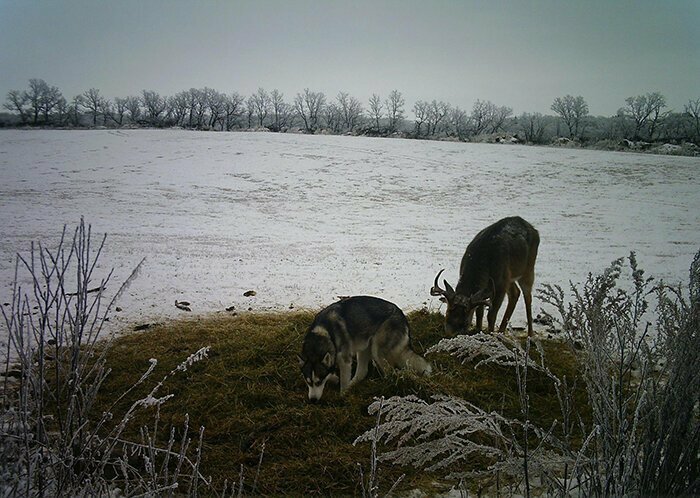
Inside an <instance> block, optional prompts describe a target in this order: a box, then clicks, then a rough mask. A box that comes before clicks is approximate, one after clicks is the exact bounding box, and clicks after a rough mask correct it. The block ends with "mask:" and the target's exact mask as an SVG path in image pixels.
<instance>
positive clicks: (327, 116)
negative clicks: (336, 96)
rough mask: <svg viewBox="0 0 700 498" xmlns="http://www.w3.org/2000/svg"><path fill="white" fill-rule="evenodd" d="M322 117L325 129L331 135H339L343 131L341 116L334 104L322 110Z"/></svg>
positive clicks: (338, 108)
mask: <svg viewBox="0 0 700 498" xmlns="http://www.w3.org/2000/svg"><path fill="white" fill-rule="evenodd" d="M323 117H324V120H325V122H326V128H327V129H328V130H330V131H331V132H332V133H340V132H341V130H342V129H343V114H342V111H341V110H340V107H338V106H337V105H336V104H335V103H334V102H331V103H330V104H328V105H327V106H326V107H325V108H324V109H323Z"/></svg>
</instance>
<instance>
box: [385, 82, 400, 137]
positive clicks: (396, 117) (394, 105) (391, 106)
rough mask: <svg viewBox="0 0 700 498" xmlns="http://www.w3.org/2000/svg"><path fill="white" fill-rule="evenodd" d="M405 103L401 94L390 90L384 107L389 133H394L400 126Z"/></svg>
mask: <svg viewBox="0 0 700 498" xmlns="http://www.w3.org/2000/svg"><path fill="white" fill-rule="evenodd" d="M404 105H405V101H404V99H403V96H402V95H401V92H399V91H398V90H392V91H391V93H389V97H388V98H387V99H386V102H385V103H384V106H385V107H386V112H387V117H388V118H389V132H390V133H394V132H395V131H396V130H398V129H399V127H400V126H401V122H402V121H403V119H404V111H403V106H404Z"/></svg>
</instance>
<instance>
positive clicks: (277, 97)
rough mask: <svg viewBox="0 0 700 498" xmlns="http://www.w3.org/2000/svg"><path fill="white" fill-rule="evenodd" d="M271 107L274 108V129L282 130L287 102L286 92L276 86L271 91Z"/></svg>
mask: <svg viewBox="0 0 700 498" xmlns="http://www.w3.org/2000/svg"><path fill="white" fill-rule="evenodd" d="M270 107H271V109H272V130H273V131H280V130H281V128H282V120H283V119H284V115H285V114H286V112H285V111H286V107H287V104H285V102H284V94H282V92H280V91H279V90H277V89H276V88H275V89H274V90H272V91H271V92H270Z"/></svg>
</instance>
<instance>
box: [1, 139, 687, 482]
mask: <svg viewBox="0 0 700 498" xmlns="http://www.w3.org/2000/svg"><path fill="white" fill-rule="evenodd" d="M699 167H700V163H699V161H698V159H696V158H681V157H666V156H649V155H636V154H621V153H607V152H597V151H580V150H572V149H552V148H535V147H521V146H497V145H477V144H462V143H448V142H421V141H409V140H388V139H367V138H355V137H327V136H299V135H278V134H267V133H228V134H224V133H197V132H185V131H179V130H168V131H155V130H153V131H144V130H140V131H139V130H134V131H106V130H96V131H75V132H64V131H3V132H0V174H2V177H3V180H4V181H3V183H2V185H0V211H1V212H2V214H3V223H4V234H3V238H2V240H1V241H0V300H1V301H0V302H2V303H4V302H7V301H9V298H10V294H11V288H12V280H13V278H14V255H15V253H16V252H18V251H19V252H22V253H23V254H26V253H27V250H28V248H29V247H30V243H31V241H41V242H42V243H44V244H45V245H46V246H47V247H51V245H52V243H54V241H57V240H58V239H59V237H60V233H61V230H62V227H63V225H64V224H67V225H68V227H69V228H70V229H72V228H73V227H74V226H75V224H76V223H77V221H78V220H79V219H80V217H81V216H84V217H85V219H86V221H87V222H88V223H91V224H92V227H93V233H94V234H95V235H97V234H101V233H107V236H108V238H107V245H106V248H105V252H104V254H103V255H102V257H101V263H100V267H99V268H98V271H97V274H98V276H100V277H101V276H103V275H106V274H107V272H108V270H109V269H111V268H114V269H115V273H114V275H113V277H112V280H111V283H110V284H109V285H108V287H107V291H106V292H107V294H108V295H109V294H110V293H113V292H115V291H116V289H117V287H118V285H117V284H118V283H119V282H120V281H122V280H123V279H124V278H126V276H127V275H128V274H129V273H130V272H131V270H132V269H133V268H134V267H135V266H136V265H137V263H138V262H139V261H140V260H141V259H142V258H143V257H145V258H146V261H145V263H144V266H143V268H142V270H141V272H140V274H139V275H138V276H137V278H136V280H135V281H134V282H133V284H132V285H131V286H130V287H129V289H128V292H127V293H126V294H125V295H123V296H122V297H121V298H120V299H119V300H118V301H117V302H116V306H117V307H118V308H119V311H116V310H115V312H114V313H112V315H111V316H110V321H109V325H110V327H112V329H113V330H117V331H121V330H130V329H131V328H132V327H133V326H134V325H138V324H143V323H146V322H148V323H156V322H166V323H165V324H164V325H156V326H154V327H150V328H148V329H147V330H146V331H145V332H143V333H136V334H131V335H128V336H125V337H122V338H120V339H119V341H118V342H117V343H116V344H115V348H114V349H113V351H112V356H110V358H109V364H110V366H112V367H113V368H114V371H113V373H112V375H110V377H109V378H108V380H107V383H106V384H105V386H104V391H103V392H104V393H105V394H104V398H103V399H101V401H100V402H101V403H102V404H101V405H99V406H98V410H100V409H106V407H107V406H109V404H110V403H111V402H112V397H113V394H114V393H117V392H121V391H123V390H124V389H125V388H126V387H127V386H129V385H131V384H132V383H133V382H134V381H135V379H137V378H138V376H139V375H140V374H141V373H142V372H143V371H144V370H145V369H146V368H147V367H148V365H149V359H150V358H158V359H159V362H160V363H159V367H158V368H159V370H158V372H157V374H156V375H159V374H162V373H164V372H166V371H168V370H169V369H171V368H173V367H174V366H175V365H176V364H177V363H178V362H179V361H182V360H183V359H184V358H185V357H186V356H187V355H188V354H190V353H192V352H194V351H195V350H196V349H197V348H199V347H201V346H205V345H208V346H211V355H210V358H209V359H208V360H206V361H205V362H202V363H199V364H197V365H195V366H194V368H193V369H191V370H188V371H187V372H186V373H183V374H182V375H181V376H177V377H176V378H174V379H173V381H174V382H173V384H169V385H168V386H166V388H165V391H164V392H163V393H162V394H168V393H170V394H175V395H176V399H175V400H173V401H172V402H170V403H166V404H164V405H163V407H162V412H161V417H162V419H163V420H162V423H163V424H165V425H167V424H170V423H172V424H174V425H175V426H176V427H178V426H182V424H183V421H184V417H185V414H186V413H188V414H189V415H190V424H191V429H192V430H196V427H198V426H199V425H203V426H205V427H206V432H205V434H206V435H205V440H204V447H203V455H204V456H203V465H205V466H206V469H207V470H206V472H208V473H211V474H212V475H213V476H214V477H215V479H216V480H217V482H221V480H222V479H223V478H226V477H227V478H229V479H236V478H237V472H238V469H239V467H240V465H243V466H244V469H245V470H244V471H245V475H246V479H254V477H253V474H254V469H255V467H256V465H257V462H258V458H259V456H260V454H261V452H262V446H263V444H264V445H265V453H264V455H263V456H264V459H263V464H262V466H261V472H260V475H259V481H257V482H256V486H257V488H256V490H257V491H260V492H264V493H270V494H286V493H288V494H293V495H295V494H309V493H320V494H328V493H334V494H336V493H340V494H346V493H358V492H359V489H358V486H359V484H358V483H359V481H358V478H357V474H358V470H357V464H358V463H359V464H361V465H363V466H364V467H365V469H366V468H367V466H368V465H369V449H368V445H366V444H363V445H359V446H357V447H354V446H352V445H351V443H352V441H353V440H354V438H355V437H357V436H358V435H359V434H360V433H361V432H362V431H364V430H367V429H369V428H370V427H372V425H373V423H374V420H373V418H372V417H370V416H368V415H367V406H368V404H369V403H370V402H371V401H372V399H373V398H374V397H375V396H379V395H384V396H391V395H394V394H411V393H417V394H419V395H420V396H422V397H424V398H426V397H428V396H429V395H431V394H434V393H446V394H453V395H456V396H460V397H464V398H465V399H468V400H469V401H472V402H474V403H476V404H478V405H480V406H482V407H483V408H485V409H487V410H492V409H494V410H501V411H503V412H504V413H506V414H507V415H516V414H517V411H518V409H519V408H518V402H517V385H516V383H515V379H514V378H513V376H512V372H510V371H508V369H499V368H495V367H494V368H489V369H483V370H478V371H475V370H474V369H473V368H471V367H472V365H470V364H467V365H460V364H459V363H458V362H457V361H456V360H455V359H454V358H449V357H446V356H444V355H443V356H440V355H432V356H431V357H430V358H429V359H430V360H431V361H433V362H434V365H435V367H436V373H435V375H434V376H433V377H431V378H430V379H418V378H415V377H412V376H411V375H403V374H398V375H395V374H392V375H390V376H388V377H386V378H380V377H379V376H378V374H376V373H374V374H372V375H370V378H369V379H368V380H367V382H365V383H363V384H361V385H360V386H358V388H357V389H354V390H353V391H352V392H351V394H350V395H349V396H348V397H346V398H342V397H340V396H338V394H337V392H335V391H333V392H329V393H328V395H327V396H325V397H324V402H323V403H322V404H321V405H320V406H309V405H308V404H306V403H305V401H304V398H305V392H304V391H305V387H304V384H303V380H302V378H301V376H300V375H298V372H297V370H298V367H297V365H296V356H295V353H296V352H297V351H298V349H299V345H300V341H301V336H302V335H303V332H304V330H305V327H306V326H307V325H308V323H309V321H310V319H311V317H312V316H313V313H314V312H315V311H316V310H318V309H319V308H320V307H321V306H322V305H324V304H328V303H330V302H332V301H334V300H335V299H336V297H337V296H338V295H349V294H373V295H379V296H382V297H384V298H387V299H389V300H392V301H394V302H396V303H397V304H398V305H399V306H401V307H402V308H404V309H405V310H406V311H410V313H409V319H410V320H411V324H412V327H413V331H414V340H415V344H416V349H417V350H418V351H421V352H422V351H424V350H425V349H426V348H427V347H429V346H431V345H432V344H434V343H435V342H437V341H438V340H439V338H440V337H441V325H440V315H439V314H438V313H437V312H436V311H441V309H440V303H439V302H438V301H437V300H436V299H435V298H432V297H430V296H429V295H428V289H429V287H430V285H431V283H432V279H433V277H434V275H435V273H436V272H437V271H438V270H439V269H440V268H443V267H445V268H447V271H446V276H447V278H448V279H449V280H450V281H452V283H453V284H454V283H456V269H457V266H458V264H459V259H460V257H461V255H462V253H463V251H464V247H465V246H466V243H467V242H468V241H469V240H470V239H471V237H473V235H474V234H475V233H476V232H477V231H478V230H479V229H480V228H482V227H483V226H485V225H486V224H488V223H490V222H492V221H495V220H496V219H498V218H500V217H503V216H507V215H512V214H519V215H521V216H523V217H525V218H526V219H528V220H529V221H531V222H532V223H533V224H534V225H535V226H536V227H537V228H538V229H539V231H540V234H541V238H542V244H541V246H540V256H539V258H538V263H537V280H538V283H540V284H541V283H548V284H560V285H563V286H566V285H567V283H568V281H569V280H571V281H573V282H581V281H582V280H584V279H585V277H586V275H587V274H588V272H589V271H592V272H600V271H602V270H603V269H604V268H605V267H607V265H608V263H609V262H610V261H611V260H613V259H614V258H617V257H620V256H625V255H627V254H628V253H629V251H631V250H635V251H636V252H637V257H638V260H639V262H640V266H641V267H642V268H644V269H645V270H646V271H647V273H648V274H651V275H654V276H655V277H657V278H664V279H666V280H669V281H671V282H674V283H675V282H679V281H682V282H686V281H687V270H688V266H689V264H690V261H691V260H692V257H693V255H694V254H695V252H696V251H697V249H698V247H699V246H700V230H699V228H700V210H698V209H697V207H698V206H700V180H699V179H698V175H697V172H698V168H699ZM95 238H97V237H95ZM24 278H25V277H24V276H23V274H20V280H21V281H23V280H22V279H24ZM71 290H72V289H67V291H71ZM249 290H254V291H255V293H254V295H247V296H244V293H245V294H249V293H247V292H246V291H249ZM175 300H187V301H189V302H190V303H191V306H192V310H193V311H192V312H191V313H188V312H185V311H182V310H180V309H178V308H176V307H175V306H174V302H175ZM232 306H233V309H232V310H231V307H232ZM538 306H539V303H538V301H537V300H535V312H537V310H538ZM226 308H229V309H230V311H224V310H225V309H226ZM234 312H235V313H234ZM260 312H262V313H260ZM183 316H186V317H187V318H188V319H187V320H175V321H170V319H172V318H176V317H183ZM523 321H524V313H523V312H522V310H521V309H520V307H519V308H518V309H516V312H515V315H514V320H513V324H514V325H522V324H523ZM547 348H548V353H549V354H550V356H549V360H550V366H551V367H552V369H553V370H554V369H555V368H556V369H557V370H556V371H557V373H559V374H561V375H566V376H567V377H568V378H569V379H573V378H575V377H576V374H577V372H576V370H575V367H574V365H573V363H572V362H571V361H569V359H568V357H567V356H566V354H565V353H564V352H563V350H562V349H561V348H560V349H557V348H558V346H557V343H556V342H551V343H549V344H548V346H547ZM156 378H158V377H156ZM529 386H530V388H531V395H532V396H533V398H532V407H533V408H532V409H533V412H532V418H533V420H536V421H537V422H538V423H539V424H542V426H547V425H548V424H549V423H550V422H551V420H550V419H551V417H552V414H553V413H555V411H556V410H555V408H556V407H555V406H553V405H552V402H554V398H555V397H554V396H553V393H552V392H551V391H550V390H548V389H549V388H548V387H547V383H546V382H539V380H538V379H537V378H536V377H533V378H532V379H531V384H529ZM579 387H580V386H579ZM134 394H135V395H136V394H139V393H134ZM141 394H143V393H141ZM579 394H580V395H581V396H584V395H583V394H581V393H579ZM147 415H148V416H147V417H146V418H140V419H136V420H135V421H134V425H133V427H132V429H133V430H136V427H138V424H137V422H140V423H147V422H148V420H149V418H148V417H150V416H151V415H152V414H147ZM548 417H549V418H548ZM132 436H133V437H136V436H135V433H132ZM319 462H327V463H328V465H325V466H321V467H320V468H319ZM478 463H479V462H477V464H478ZM481 463H482V464H485V462H481ZM405 471H406V469H401V468H395V467H391V466H387V467H384V468H383V472H384V474H383V479H384V480H383V485H384V486H387V484H390V483H391V482H393V480H394V479H395V478H397V477H398V475H400V474H401V473H403V472H405ZM314 472H317V474H314ZM436 480H438V477H436V476H432V475H430V474H426V473H412V472H409V473H408V475H407V478H406V480H405V482H404V483H403V484H402V488H401V489H402V490H410V489H415V488H418V487H419V488H422V489H432V488H431V486H433V483H434V482H436ZM249 486H250V484H249ZM387 487H388V486H387ZM387 487H384V488H383V489H387ZM247 490H248V491H251V487H248V488H247Z"/></svg>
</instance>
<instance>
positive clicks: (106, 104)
mask: <svg viewBox="0 0 700 498" xmlns="http://www.w3.org/2000/svg"><path fill="white" fill-rule="evenodd" d="M99 106H100V114H101V115H102V125H103V126H107V120H108V119H111V120H114V117H113V116H112V114H113V109H112V102H111V101H110V100H109V99H105V98H103V99H102V100H100V103H99Z"/></svg>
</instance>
